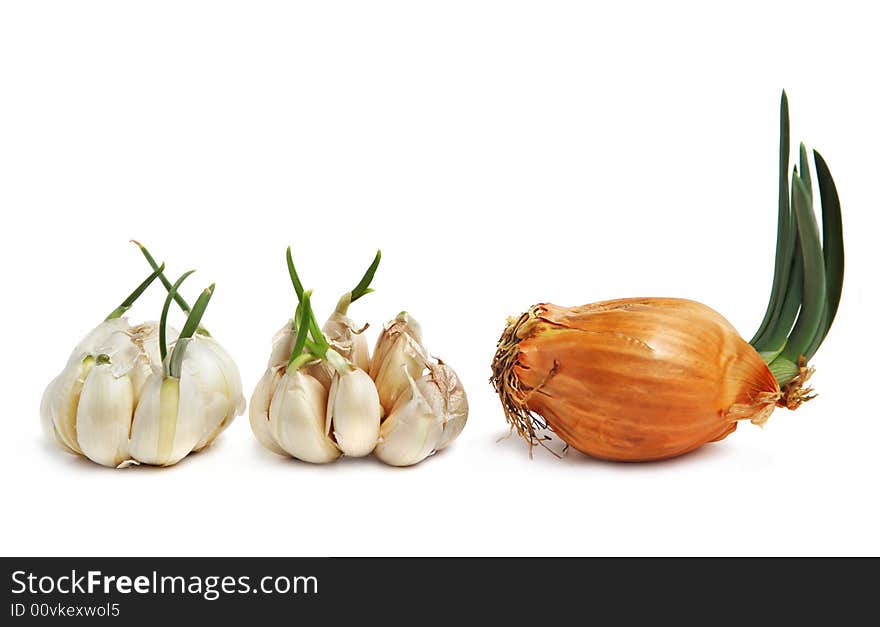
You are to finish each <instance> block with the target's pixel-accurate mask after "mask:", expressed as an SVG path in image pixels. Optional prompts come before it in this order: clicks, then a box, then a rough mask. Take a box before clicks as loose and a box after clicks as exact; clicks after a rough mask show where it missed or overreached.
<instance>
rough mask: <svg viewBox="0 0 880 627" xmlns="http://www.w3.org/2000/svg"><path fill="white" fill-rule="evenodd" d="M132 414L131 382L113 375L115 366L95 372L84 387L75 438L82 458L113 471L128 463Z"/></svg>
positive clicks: (95, 368)
mask: <svg viewBox="0 0 880 627" xmlns="http://www.w3.org/2000/svg"><path fill="white" fill-rule="evenodd" d="M133 414H134V390H133V389H132V383H131V379H129V377H128V376H126V375H122V376H117V375H116V374H114V370H113V365H112V363H110V364H98V365H96V366H95V367H94V368H92V369H91V372H89V374H88V377H87V378H86V380H85V383H84V385H83V389H82V394H81V395H80V398H79V404H78V408H77V416H76V436H77V441H78V443H79V446H80V448H81V449H82V452H83V454H84V455H85V456H86V457H88V458H89V459H91V460H92V461H94V462H97V463H98V464H101V465H103V466H110V467H112V468H115V467H116V466H118V465H119V464H121V463H122V462H124V461H125V460H127V459H128V433H129V430H130V429H131V421H132V417H133Z"/></svg>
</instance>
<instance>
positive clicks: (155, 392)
mask: <svg viewBox="0 0 880 627" xmlns="http://www.w3.org/2000/svg"><path fill="white" fill-rule="evenodd" d="M139 246H140V245H139ZM141 250H142V252H143V254H144V256H145V257H146V258H147V260H148V261H149V263H150V265H151V266H152V267H153V270H154V271H153V273H152V274H151V275H150V277H149V278H148V279H147V280H146V281H144V282H143V283H142V284H141V285H140V286H139V287H138V288H137V289H136V290H135V291H134V292H132V294H131V295H130V296H129V297H128V298H127V299H126V300H125V301H124V302H123V303H122V304H121V305H120V306H119V307H118V308H117V309H116V310H114V311H113V312H112V313H111V314H110V316H108V318H107V320H105V322H103V323H102V324H101V325H99V326H98V327H97V328H96V329H94V330H93V331H91V332H90V333H89V334H88V335H87V336H86V338H84V340H82V341H81V342H80V343H79V344H78V345H77V347H76V349H75V350H74V352H73V354H72V355H71V357H70V359H69V360H68V364H67V366H66V367H65V369H64V371H63V372H62V373H61V374H60V375H59V376H58V377H56V379H54V380H53V381H52V383H50V384H49V386H48V387H47V389H46V392H45V393H44V395H43V401H42V403H41V409H40V414H41V422H42V424H43V429H44V431H45V432H46V433H47V435H48V437H49V438H50V439H51V440H52V441H54V442H56V443H57V444H59V445H60V446H61V447H62V448H64V449H66V450H67V451H68V452H71V453H75V454H82V455H84V456H86V457H88V458H89V459H91V460H92V461H94V462H96V463H99V464H102V465H105V466H112V467H118V466H125V465H129V464H132V463H134V464H137V463H149V464H159V465H170V464H173V463H175V462H176V461H178V460H179V459H181V458H182V457H183V456H185V455H186V454H188V453H189V452H191V451H193V450H199V449H201V448H204V447H205V446H208V445H209V444H210V443H211V442H212V441H213V440H214V438H216V436H217V435H218V434H219V433H220V432H221V431H222V430H223V429H224V428H225V427H226V426H228V424H229V423H230V422H231V421H232V419H233V418H234V417H235V416H236V415H238V414H240V413H242V411H243V410H244V398H243V397H242V395H241V380H240V376H239V373H238V369H237V368H236V366H235V363H234V362H233V361H232V359H231V358H230V357H229V355H228V354H227V353H226V351H225V350H224V349H223V348H222V347H221V346H220V345H219V344H218V343H217V342H216V340H214V339H212V338H211V337H209V336H208V335H207V331H205V330H204V329H203V328H202V327H200V326H199V321H200V319H201V316H202V315H203V314H204V309H205V307H207V303H208V300H209V299H210V294H211V293H212V292H213V286H212V287H211V288H209V290H206V292H205V293H203V295H202V296H201V297H200V298H199V301H197V303H196V305H195V307H194V308H193V309H192V310H190V308H189V306H188V305H187V304H186V301H184V300H183V298H182V297H181V296H180V295H179V294H177V287H179V284H180V283H181V282H182V280H183V278H185V277H186V276H188V275H189V273H187V274H186V275H184V277H182V279H181V281H179V282H178V284H177V286H172V285H171V284H170V282H168V281H167V279H166V278H165V276H164V274H163V272H162V271H163V269H164V264H163V265H162V266H159V265H158V264H156V263H155V261H154V260H153V259H152V257H151V256H150V254H149V252H148V251H147V250H146V249H145V248H143V247H142V246H141ZM157 277H158V278H160V279H161V280H162V282H163V283H164V284H165V285H166V287H167V288H169V294H168V298H167V299H166V303H165V307H164V309H163V313H162V318H161V319H160V321H159V322H158V323H155V322H148V323H144V324H141V325H136V326H131V325H130V324H129V323H128V321H127V320H126V319H125V318H122V317H121V316H122V314H123V313H125V312H126V311H128V309H130V308H131V306H132V305H133V303H134V301H135V300H136V299H137V298H138V297H139V296H140V295H141V294H142V293H143V292H144V291H145V290H146V289H147V287H149V285H150V284H151V283H152V281H153V280H154V279H156V278H157ZM172 299H173V300H176V301H177V302H178V304H179V305H180V306H181V307H182V308H183V309H184V311H185V312H187V313H188V319H187V324H186V325H185V327H184V330H183V332H182V333H181V334H178V333H177V331H175V330H174V329H172V328H171V327H170V326H169V325H168V324H167V314H168V308H169V307H170V302H171V300H172ZM197 331H198V333H196V332H197ZM169 345H173V349H172V351H171V354H167V353H168V348H167V347H168V346H169ZM169 369H172V370H173V371H174V373H176V375H175V376H169V375H170V372H169ZM172 408H174V409H175V412H174V416H173V420H172ZM177 408H179V412H177ZM154 416H155V420H153V417H154Z"/></svg>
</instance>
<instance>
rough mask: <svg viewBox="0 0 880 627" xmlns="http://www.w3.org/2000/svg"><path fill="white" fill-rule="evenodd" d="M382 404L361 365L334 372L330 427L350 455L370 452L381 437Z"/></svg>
mask: <svg viewBox="0 0 880 627" xmlns="http://www.w3.org/2000/svg"><path fill="white" fill-rule="evenodd" d="M381 417H382V406H381V405H380V404H379V394H378V392H377V391H376V385H375V384H374V383H373V380H372V379H371V378H370V375H368V374H367V373H366V372H364V371H363V370H361V369H360V368H350V369H349V371H348V372H345V373H339V372H337V373H336V374H335V375H333V381H332V383H331V385H330V393H329V395H328V398H327V430H328V431H329V430H330V429H331V428H332V430H333V435H334V437H335V439H336V443H337V445H338V446H339V448H340V450H341V451H342V452H343V453H344V454H345V455H347V456H349V457H364V456H366V455H369V454H370V453H371V452H372V451H373V449H374V448H375V447H376V443H377V442H378V440H379V423H380V421H381Z"/></svg>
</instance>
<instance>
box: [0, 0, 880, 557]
mask: <svg viewBox="0 0 880 627" xmlns="http://www.w3.org/2000/svg"><path fill="white" fill-rule="evenodd" d="M710 4H711V3H693V4H685V3H625V2H620V3H613V4H610V3H603V4H599V3H595V5H592V4H591V3H590V4H588V3H562V2H544V3H523V2H511V1H505V2H474V1H467V2H452V1H447V2H437V3H431V4H427V3H416V2H383V3H363V2H353V3H339V2H321V3H308V5H305V6H303V5H294V4H292V3H268V2H247V3H245V2H241V3H231V2H205V3H187V2H167V3H166V2H152V3H146V4H144V3H124V2H102V3H98V2H78V3H70V2H58V3H49V2H5V3H3V5H2V9H0V90H2V91H0V208H2V215H3V218H4V219H3V228H2V234H0V237H2V247H0V255H2V264H0V266H2V268H3V270H2V272H3V294H4V295H3V308H2V313H0V315H2V322H3V337H4V345H3V348H4V350H3V359H2V366H0V368H2V372H0V374H2V380H3V400H2V403H3V416H2V432H0V464H2V467H0V471H2V477H3V480H2V481H3V503H4V506H3V507H4V510H5V511H4V514H3V516H2V517H0V521H2V522H0V525H2V533H0V553H2V554H16V555H18V554H65V555H74V554H100V555H126V554H137V555H154V554H163V555H179V554H184V555H221V554H222V555H226V554H231V555H248V554H259V555H376V554H378V555H383V554H391V555H413V554H429V555H458V554H501V555H506V554H560V555H581V554H587V555H592V554H732V555H741V554H837V553H843V554H877V553H880V535H878V534H877V528H878V524H880V516H878V505H877V480H878V461H877V457H878V456H877V452H876V451H877V446H878V441H880V421H878V416H877V410H876V378H877V377H876V361H875V356H876V354H877V349H878V347H877V341H876V333H875V332H874V331H873V330H872V329H873V328H874V326H875V325H876V322H877V314H876V311H877V307H878V306H880V302H878V299H877V292H876V285H877V271H878V263H877V257H878V255H877V243H876V228H877V226H878V220H877V214H878V209H880V208H878V201H877V199H878V194H877V189H878V188H877V181H878V174H877V166H878V162H877V153H876V150H877V146H878V140H880V126H878V119H880V118H878V116H877V112H878V111H880V91H878V89H880V88H878V83H877V81H876V80H875V79H874V78H873V77H874V75H875V72H876V60H877V59H878V58H880V46H878V43H877V42H878V40H877V37H876V28H875V26H876V23H877V22H876V17H877V16H876V15H870V14H868V13H865V12H864V9H861V8H859V7H861V6H867V5H866V4H865V3H852V4H849V5H848V4H847V3H842V2H836V3H834V4H833V6H832V5H829V4H828V3H827V2H824V3H805V2H797V3H768V2H757V3H747V2H741V3H737V5H736V6H735V7H731V8H725V9H719V8H710ZM655 5H656V6H655ZM660 5H662V6H660ZM782 87H785V88H787V90H788V93H789V97H790V100H791V112H792V138H793V140H794V141H797V140H801V139H803V140H805V141H807V142H808V145H810V146H815V147H818V148H819V149H820V150H821V151H822V152H823V155H824V156H825V158H826V159H827V161H828V163H829V165H830V166H831V169H832V172H833V173H834V176H835V180H836V182H837V184H838V188H839V190H840V194H841V198H842V201H843V209H844V221H845V235H846V244H847V255H848V256H847V275H846V281H845V290H844V295H843V301H842V304H841V308H840V314H839V317H838V319H837V322H836V323H835V327H834V328H833V329H832V332H831V334H830V336H829V338H828V341H827V343H826V344H825V345H824V346H823V347H822V350H821V351H820V352H819V353H818V355H817V358H816V359H815V361H814V364H815V366H816V368H817V374H816V376H815V379H814V384H815V387H816V388H817V390H818V391H819V393H820V396H819V397H818V398H817V399H816V400H815V401H813V402H811V403H809V404H808V405H806V406H804V407H803V408H802V409H800V410H799V411H797V412H796V413H791V412H788V411H783V410H779V411H777V412H776V413H775V414H774V415H773V417H772V419H771V420H770V422H769V424H768V425H767V427H766V428H765V429H763V430H761V429H758V428H756V427H753V426H751V425H748V424H744V425H741V427H740V429H739V430H738V431H737V432H736V433H735V434H733V435H732V436H731V437H729V438H728V439H727V440H725V441H723V442H721V443H719V444H712V445H709V446H706V447H704V448H703V449H701V450H699V451H698V452H696V453H694V454H691V455H688V456H685V457H683V458H680V459H676V460H673V461H668V462H663V463H652V464H642V465H621V464H610V463H604V462H598V461H594V460H591V459H589V458H587V457H584V456H582V455H580V454H578V453H571V454H569V455H568V456H567V457H566V458H565V459H563V460H562V461H560V460H557V459H555V458H553V457H552V456H550V455H548V454H546V453H544V452H542V451H536V455H535V458H534V460H533V461H529V457H528V453H527V447H526V446H525V444H524V443H523V442H521V441H519V440H518V439H516V438H511V439H509V440H506V441H502V442H500V443H497V442H496V441H497V440H498V439H499V437H501V436H503V435H505V434H506V432H507V429H506V425H505V422H504V418H503V415H502V412H501V409H500V406H499V403H498V401H497V399H496V397H495V395H494V393H493V391H492V389H491V387H490V385H489V383H488V377H489V363H490V361H491V358H492V355H493V352H494V347H495V341H496V340H497V337H498V335H499V334H500V332H501V330H502V328H503V326H504V322H505V318H506V317H507V316H508V315H510V314H518V313H520V312H521V311H523V310H524V309H526V308H527V307H528V306H530V305H531V304H533V303H535V302H539V301H551V302H555V303H559V304H567V305H575V304H583V303H587V302H592V301H596V300H603V299H607V298H613V297H624V296H651V295H656V296H660V295H663V296H681V297H688V298H693V299H696V300H700V301H702V302H704V303H706V304H708V305H710V306H712V307H714V308H716V309H718V310H719V311H721V312H722V313H723V314H724V315H725V316H727V317H728V319H729V320H730V321H731V322H732V323H733V324H734V325H735V326H736V327H737V328H738V329H739V330H740V331H741V332H742V334H743V335H744V336H745V337H746V338H749V337H751V334H752V332H753V331H754V328H755V326H756V325H757V324H758V322H759V320H760V318H761V316H762V314H763V311H764V307H765V303H766V299H767V296H768V294H769V289H770V280H771V275H772V267H773V248H774V238H775V220H776V216H775V213H776V208H775V207H776V181H777V175H776V167H777V166H776V163H777V142H778V101H779V94H780V89H781V88H782ZM130 238H137V239H140V240H142V241H143V242H145V243H147V244H148V245H150V247H151V248H152V249H153V252H154V253H155V254H156V256H157V258H160V259H164V260H165V261H167V262H168V266H169V272H170V273H171V274H177V273H180V272H182V271H183V270H185V269H188V268H190V267H195V268H198V273H197V274H196V275H194V277H193V278H192V279H190V281H189V292H187V295H189V296H190V298H191V299H192V298H193V297H194V294H196V293H197V290H198V289H200V288H201V287H203V286H204V285H207V284H208V283H209V282H212V281H216V282H217V291H216V294H215V297H214V300H213V301H212V304H211V307H210V309H209V310H208V314H207V317H206V319H205V323H206V325H207V326H209V327H210V329H211V330H212V332H213V334H214V335H215V337H217V338H219V339H220V340H221V342H223V343H224V345H225V346H226V347H227V348H228V350H229V351H230V352H231V353H232V354H233V355H234V356H235V357H236V360H237V362H238V364H239V366H240V368H241V370H242V376H243V380H244V385H245V389H246V394H247V395H248V396H249V395H250V391H251V390H252V388H253V385H254V384H255V383H256V381H257V379H258V378H259V376H260V375H261V374H262V371H263V367H264V361H265V359H266V357H267V354H268V348H269V341H270V338H271V336H272V334H273V332H274V331H275V330H276V329H277V328H278V327H279V326H280V325H281V324H282V323H283V322H284V320H286V318H287V317H288V316H289V315H290V313H291V310H292V307H293V302H294V297H293V294H292V291H291V289H290V285H289V281H288V278H287V274H286V270H285V265H284V249H285V247H286V246H287V245H288V244H292V245H293V246H294V247H295V250H296V257H297V259H298V260H299V266H300V271H301V274H302V276H303V278H304V281H305V283H306V284H307V286H308V287H313V288H315V290H316V305H317V307H318V308H319V310H320V311H323V312H325V313H326V312H328V311H329V309H330V308H331V306H332V305H333V304H334V303H335V299H336V297H337V296H338V294H339V293H340V292H341V291H343V290H345V289H348V288H350V287H351V285H352V284H353V282H354V281H355V280H357V278H358V277H359V276H360V273H361V272H362V270H363V268H364V267H365V265H366V264H367V263H368V262H369V260H370V258H371V255H372V254H373V252H374V251H375V249H376V248H379V247H381V249H382V251H383V253H384V260H383V263H382V266H381V268H380V270H379V273H378V275H377V277H376V281H375V283H374V286H375V287H376V288H377V290H378V291H377V292H376V293H375V294H373V295H371V296H369V297H368V298H365V299H364V300H363V301H361V302H359V303H357V305H355V306H354V307H353V308H352V313H353V315H354V316H355V317H356V318H357V319H358V320H361V321H369V322H371V323H372V324H373V328H372V329H371V330H370V333H371V334H372V336H371V337H375V331H376V329H378V328H379V327H380V325H381V323H382V322H383V321H384V320H385V319H388V318H390V317H392V316H393V315H394V314H396V313H397V312H398V311H399V310H401V309H404V308H405V309H407V310H409V311H410V312H412V314H413V315H414V316H416V317H417V318H418V319H419V320H420V321H421V323H422V325H423V327H424V329H425V336H426V342H427V343H428V346H429V348H430V349H432V351H433V352H434V353H436V354H438V355H440V356H441V357H443V358H444V359H446V360H447V361H448V362H449V363H450V364H451V365H452V366H454V367H455V368H456V369H457V370H458V371H459V373H460V375H461V376H462V378H463V379H464V381H465V383H466V385H467V390H468V393H469V396H470V401H471V415H470V420H469V423H468V426H467V428H466V430H465V431H464V433H463V434H462V436H461V437H460V438H459V440H458V441H457V442H456V443H455V444H454V446H452V447H451V448H450V449H448V450H447V451H445V452H444V453H442V454H439V455H437V456H436V457H434V458H431V459H428V460H427V461H426V462H424V463H423V464H421V465H419V466H417V467H414V468H410V469H404V470H397V469H392V468H389V467H386V466H384V465H382V464H380V463H379V462H377V461H374V460H370V459H366V460H342V461H340V462H339V463H336V464H333V465H330V466H322V467H315V466H309V465H306V464H303V463H297V462H294V461H291V460H288V459H283V458H281V457H277V456H275V455H273V454H271V453H269V452H267V451H264V450H262V449H261V448H260V447H259V445H258V444H257V443H256V441H255V440H254V438H253V436H252V435H251V432H250V428H249V425H248V422H247V418H246V417H242V418H240V419H239V420H238V421H237V422H236V423H235V424H234V425H233V426H232V427H231V428H230V429H229V430H228V431H227V432H226V433H225V434H224V435H223V436H222V438H221V439H220V440H219V441H218V442H217V443H216V445H215V446H213V447H212V448H211V449H210V450H208V451H206V452H205V453H203V454H199V455H195V456H191V457H189V458H187V459H186V460H184V461H183V462H182V463H180V464H179V465H178V466H176V467H174V468H170V469H162V470H157V469H148V468H137V469H130V470H125V471H114V470H108V469H105V468H102V467H99V466H96V465H94V464H91V463H89V462H87V461H85V460H83V459H77V458H74V457H72V456H69V455H66V454H64V453H62V452H60V451H58V450H56V449H54V448H52V447H51V446H50V445H49V444H48V443H47V442H45V441H44V439H43V437H42V434H41V433H40V429H39V418H38V407H39V400H40V395H41V393H42V391H43V388H44V387H45V385H46V384H47V383H48V382H49V380H50V379H51V378H52V377H53V376H55V375H56V374H57V372H58V371H60V369H61V367H62V365H63V364H64V362H65V360H66V358H67V356H68V353H69V351H70V350H71V349H72V347H73V346H74V344H75V343H76V342H77V340H79V338H80V337H81V336H82V335H83V334H84V333H85V332H86V331H87V330H89V329H90V328H92V327H93V326H94V325H95V324H97V323H98V322H99V321H100V320H101V319H102V318H103V316H104V315H106V313H107V312H109V311H110V310H111V309H112V308H113V307H114V306H115V305H116V304H117V303H118V301H119V300H120V299H121V298H122V297H123V296H124V295H125V294H127V293H128V292H129V291H130V290H131V288H132V287H133V286H134V285H136V284H137V283H138V282H140V280H141V279H142V278H143V277H144V276H146V274H147V273H148V268H147V267H146V265H145V264H144V261H143V259H141V257H140V256H139V254H138V253H137V251H136V249H135V248H134V247H133V246H132V245H131V244H129V243H128V240H129V239H130ZM161 300H162V294H161V290H160V289H154V290H153V291H151V292H150V293H149V294H148V296H147V297H145V298H144V299H143V300H142V302H140V303H139V306H138V307H137V308H136V309H135V311H134V312H133V314H134V317H136V318H142V319H143V318H147V319H154V318H156V317H157V316H158V314H159V309H160V306H161ZM175 315H177V316H179V313H176V314H175ZM175 323H176V324H180V319H179V317H178V318H176V319H175Z"/></svg>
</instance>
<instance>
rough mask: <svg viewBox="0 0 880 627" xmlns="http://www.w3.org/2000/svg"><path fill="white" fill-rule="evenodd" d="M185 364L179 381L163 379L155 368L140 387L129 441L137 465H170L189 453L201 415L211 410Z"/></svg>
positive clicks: (199, 428)
mask: <svg viewBox="0 0 880 627" xmlns="http://www.w3.org/2000/svg"><path fill="white" fill-rule="evenodd" d="M186 364H187V360H186V358H184V365H183V368H182V371H181V378H180V379H175V378H174V377H166V376H165V375H164V373H163V372H162V370H161V369H158V368H156V369H154V370H153V373H152V374H151V375H150V378H149V379H148V380H147V383H146V385H145V386H144V390H143V392H142V394H141V401H140V403H139V404H138V406H137V409H136V410H135V412H134V422H133V423H132V428H131V442H130V450H131V456H132V457H133V458H135V459H136V460H137V461H139V462H141V463H144V464H152V465H154V466H171V465H173V464H176V463H177V462H179V461H180V460H181V459H183V458H184V457H186V456H187V455H188V454H189V453H190V452H192V450H193V448H194V447H195V445H196V443H197V442H198V440H199V436H200V434H201V423H202V421H204V420H205V413H206V411H211V410H212V407H211V404H210V403H211V399H206V398H205V396H204V394H203V390H202V385H201V382H200V381H199V379H198V378H197V377H195V376H193V372H192V370H191V369H188V368H187V365H186ZM213 400H214V402H215V403H222V399H213ZM215 410H216V409H215Z"/></svg>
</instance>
